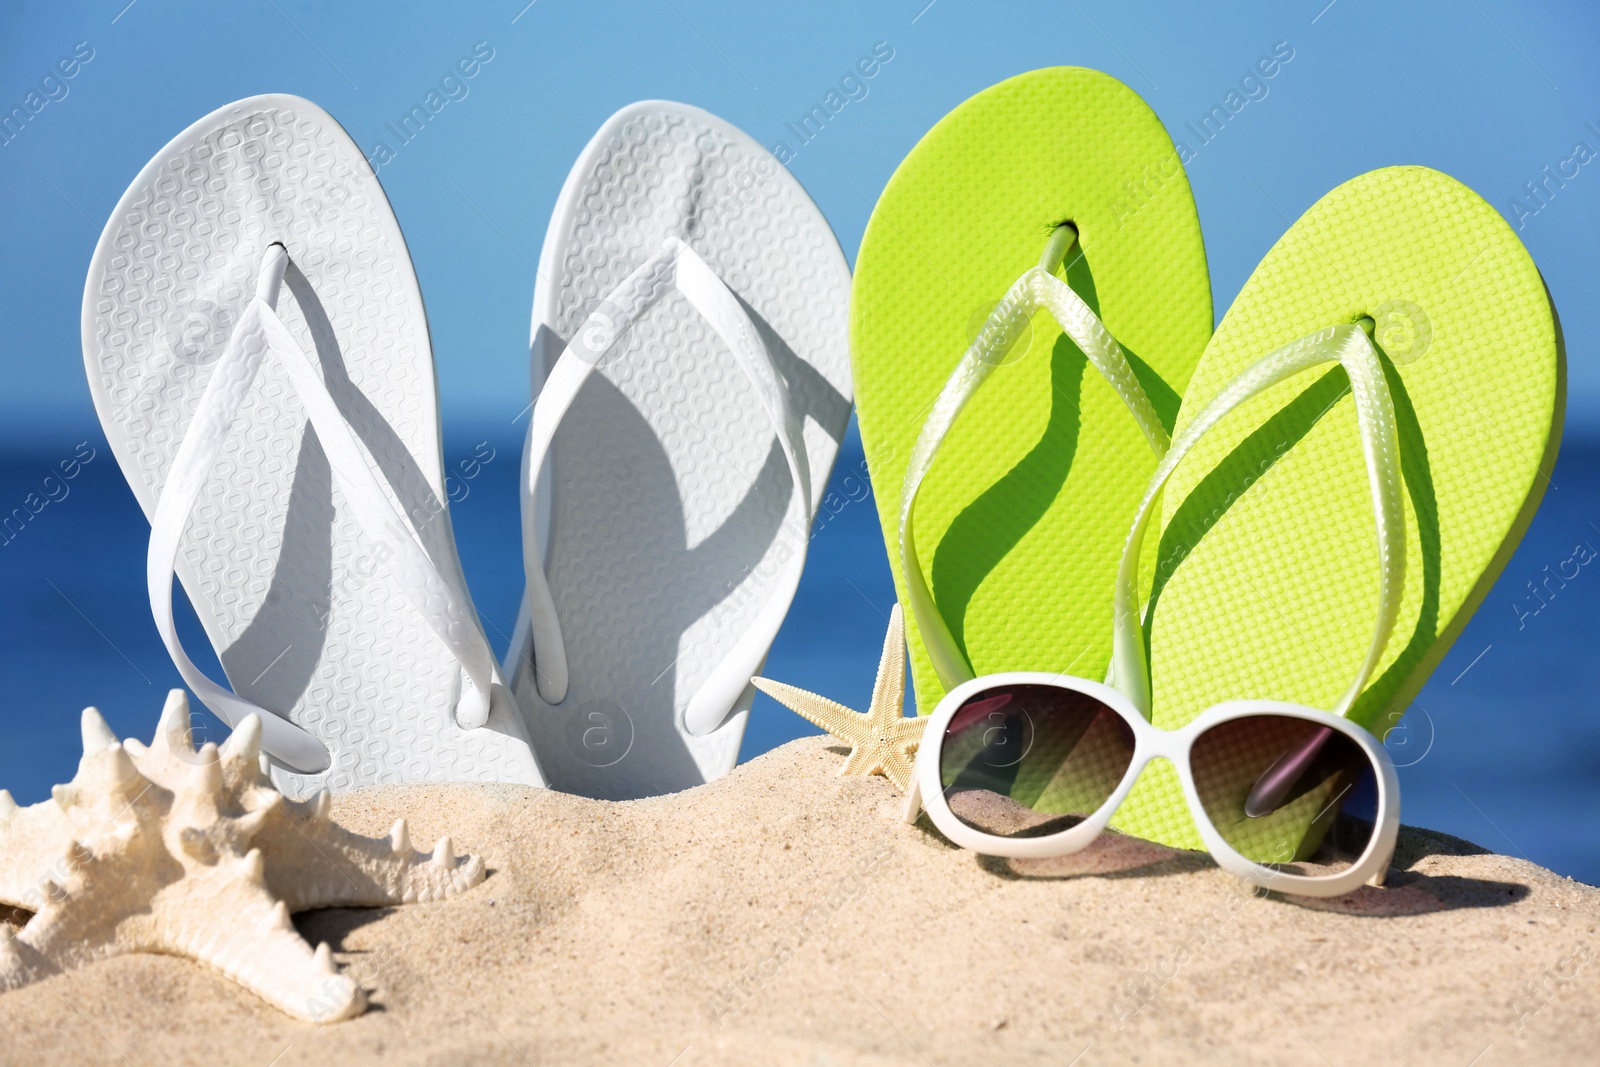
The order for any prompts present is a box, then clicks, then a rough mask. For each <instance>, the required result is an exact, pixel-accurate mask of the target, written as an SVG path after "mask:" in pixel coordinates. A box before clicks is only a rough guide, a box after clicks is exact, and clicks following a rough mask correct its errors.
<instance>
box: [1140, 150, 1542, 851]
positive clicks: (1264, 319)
mask: <svg viewBox="0 0 1600 1067" xmlns="http://www.w3.org/2000/svg"><path fill="white" fill-rule="evenodd" d="M1363 320H1370V321H1368V322H1366V323H1365V325H1366V326H1367V327H1368V328H1370V329H1371V330H1372V333H1373V339H1374V341H1375V343H1376V345H1377V347H1378V349H1379V351H1380V353H1381V354H1382V357H1383V369H1384V374H1385V377H1386V379H1387V381H1388V386H1389V391H1390V393H1391V395H1392V397H1393V403H1394V411H1395V416H1396V428H1397V435H1398V440H1399V451H1400V467H1401V472H1402V474H1403V477H1404V490H1405V491H1404V511H1405V552H1406V558H1405V560H1404V567H1403V570H1404V574H1405V583H1404V591H1403V595H1402V597H1401V598H1400V606H1399V614H1398V622H1397V624H1396V626H1395V629H1394V631H1393V636H1392V637H1391V638H1390V640H1389V641H1388V644H1387V646H1386V650H1385V651H1384V653H1383V655H1382V657H1381V658H1380V659H1379V660H1378V662H1377V666H1376V670H1375V671H1373V672H1372V673H1371V675H1370V679H1369V680H1368V681H1367V682H1366V683H1365V685H1364V687H1363V688H1361V689H1360V691H1359V695H1358V696H1355V697H1354V700H1353V702H1351V703H1350V704H1349V708H1348V711H1347V712H1346V714H1347V715H1348V717H1349V718H1350V719H1352V720H1353V721H1355V722H1358V723H1360V724H1361V725H1363V726H1365V727H1367V728H1368V729H1370V730H1372V731H1373V732H1374V733H1375V734H1377V735H1378V736H1380V737H1381V736H1382V735H1383V734H1384V733H1385V732H1386V731H1387V730H1388V729H1389V728H1391V727H1392V726H1393V725H1394V724H1395V722H1397V721H1398V720H1399V717H1400V716H1401V715H1402V714H1403V713H1404V711H1405V709H1406V707H1407V705H1408V704H1409V703H1410V702H1411V700H1412V698H1414V697H1415V696H1416V694H1417V691H1418V690H1419V689H1420V688H1421V687H1422V684H1423V682H1424V681H1426V680H1427V677H1428V675H1429V674H1430V673H1431V672H1432V670H1433V669H1434V668H1435V667H1436V666H1437V665H1438V663H1439V661H1440V659H1441V658H1443V656H1444V654H1445V652H1446V650H1448V648H1449V647H1450V644H1451V643H1452V641H1454V639H1455V637H1456V636H1457V635H1458V634H1459V633H1460V631H1461V628H1462V627H1463V626H1464V625H1465V623H1466V621H1467V619H1468V618H1469V617H1470V616H1471V614H1472V612H1473V610H1474V609H1475V608H1476V607H1477V606H1478V604H1479V603H1480V602H1481V601H1482V599H1483V597H1484V595H1485V594H1486V593H1487V592H1488V590H1489V587H1490V586H1491V585H1492V584H1493V582H1494V579H1495V577H1496V576H1497V575H1498V574H1499V573H1500V571H1501V569H1502V568H1503V567H1504V565H1505V563H1506V561H1507V560H1508V559H1509V558H1510V556H1511V552H1512V550H1513V549H1514V548H1515V547H1516V544H1517V542H1518V541H1519V540H1520V539H1521V537H1522V534H1523V532H1524V530H1525V529H1526V528H1527V525H1528V522H1529V521H1530V519H1531V518H1532V516H1533V512H1534V510H1535V508H1536V507H1537V505H1538V502H1539V499H1540V497H1541V496H1542V495H1543V491H1544V488H1545V486H1546V484H1547V483H1548V480H1549V473H1550V470H1551V468H1552V466H1553V465H1554V463H1555V456H1556V449H1557V446H1558V443H1559V441H1560V437H1561V421H1562V412H1563V408H1564V405H1565V382H1566V374H1565V355H1564V353H1563V350H1562V347H1561V335H1560V329H1559V325H1558V323H1557V321H1556V317H1555V311H1554V309H1553V308H1552V306H1551V304H1550V299H1549V295H1548V293H1547V291H1546V289H1545V286H1544V283H1543V280H1542V279H1541V277H1540V275H1539V271H1538V269H1537V268H1536V267H1535V266H1534V264H1533V261H1532V259H1530V258H1529V256H1528V253H1527V250H1526V249H1524V248H1523V246H1522V243H1521V242H1520V241H1519V240H1518V239H1517V237H1516V235H1515V234H1514V233H1513V232H1512V230H1511V228H1510V227H1509V226H1508V225H1507V224H1506V223H1505V221H1504V220H1503V219H1502V218H1501V217H1500V216H1499V215H1498V214H1497V213H1496V212H1495V211H1494V210H1493V209H1492V208H1491V207H1490V206H1489V205H1488V204H1486V203H1485V202H1484V201H1483V199H1482V198H1480V197H1479V196H1478V195H1477V194H1476V193H1474V192H1472V190H1470V189H1468V188H1467V187H1466V186H1464V185H1462V184H1461V183H1459V182H1457V181H1455V180H1454V179H1453V178H1450V177H1448V176H1446V175H1444V174H1441V173H1439V172H1437V171H1434V170H1429V169H1427V168H1425V167H1390V168H1386V169H1383V170H1377V171H1373V172H1371V173H1368V174H1364V175H1362V176H1360V177H1358V178H1354V179H1352V180H1351V181H1348V182H1346V183H1345V184H1343V185H1341V186H1339V187H1338V188H1337V189H1335V190H1333V191H1332V192H1330V193H1329V194H1328V195H1327V196H1325V197H1323V198H1322V199H1321V200H1320V201H1318V202H1317V203H1316V204H1315V205H1313V206H1312V207H1311V208H1310V209H1309V210H1308V211H1307V212H1306V213H1305V214H1304V215H1303V216H1301V218H1300V220H1299V221H1298V222H1296V223H1295V224H1294V225H1293V226H1292V227H1290V229H1289V231H1288V232H1287V233H1286V234H1285V235H1284V236H1283V238H1282V239H1281V240H1279V242H1278V243H1277V244H1276V245H1275V246H1274V247H1273V248H1272V250H1271V251H1270V252H1268V253H1267V256H1266V258H1265V259H1263V260H1262V261H1261V264H1260V265H1259V266H1258V267H1257V268H1256V270H1255V273H1254V274H1252V275H1251V277H1250V280H1249V281H1248V282H1246V283H1245V286H1244V289H1243V290H1242V291H1241V292H1240V294H1239V297H1238V299H1237V300H1235V301H1234V304H1233V307H1232V308H1230V309H1229V311H1228V314H1227V316H1226V317H1225V318H1224V319H1223V321H1222V323H1221V325H1220V326H1219V327H1218V328H1217V331H1216V335H1215V336H1214V337H1213V338H1212V339H1211V342H1210V343H1209V344H1208V345H1207V346H1206V349H1205V355H1204V356H1203V357H1202V359H1201V360H1200V364H1199V366H1198V367H1197V368H1196V369H1195V372H1194V375H1193V377H1192V378H1191V380H1190V382H1189V386H1188V389H1187V391H1186V392H1185V395H1184V399H1183V406H1182V410H1181V411H1180V413H1179V417H1178V421H1177V426H1176V430H1177V432H1178V433H1179V434H1181V433H1182V432H1183V431H1184V429H1185V427H1186V426H1187V424H1188V423H1189V422H1191V421H1193V420H1194V419H1195V418H1196V417H1197V415H1198V413H1199V412H1200V411H1201V410H1202V409H1203V408H1204V407H1205V406H1206V405H1207V404H1208V403H1209V402H1210V401H1211V399H1212V398H1213V397H1215V396H1216V395H1217V394H1218V393H1219V392H1220V391H1221V390H1222V389H1223V387H1224V385H1225V383H1227V382H1229V381H1230V380H1232V379H1233V378H1234V376H1235V375H1237V374H1239V373H1240V372H1241V371H1242V370H1244V369H1245V368H1246V367H1248V366H1250V365H1251V364H1252V363H1253V362H1254V361H1255V360H1257V359H1258V358H1260V357H1261V356H1263V355H1264V354H1266V353H1268V352H1271V351H1273V350H1274V349H1277V348H1279V347H1280V346H1282V345H1284V344H1286V343H1288V342H1290V341H1292V340H1294V339H1296V338H1299V337H1301V336H1303V335H1306V334H1309V333H1312V332H1313V331H1317V330H1320V329H1324V328H1326V327H1330V326H1338V325H1340V324H1349V323H1358V322H1363ZM1353 409H1354V402H1353V400H1352V397H1351V393H1350V383H1349V379H1348V377H1347V375H1346V374H1345V372H1344V370H1342V369H1341V368H1338V367H1335V368H1333V369H1331V370H1326V371H1324V372H1320V373H1317V374H1311V375H1300V376H1298V377H1296V378H1293V379H1291V380H1288V381H1284V382H1282V383H1280V384H1278V385H1276V386H1274V387H1272V388H1271V389H1269V390H1267V391H1266V392H1264V393H1262V394H1261V395H1259V396H1257V397H1255V398H1254V399H1252V400H1250V401H1249V402H1247V403H1246V404H1244V405H1242V406H1241V407H1240V408H1239V409H1238V410H1237V411H1235V412H1233V413H1232V414H1230V415H1228V416H1227V417H1226V418H1225V419H1224V420H1223V421H1222V422H1220V423H1219V424H1218V425H1217V426H1216V427H1215V428H1214V429H1212V430H1211V431H1210V432H1209V433H1208V434H1207V435H1206V437H1205V438H1204V440H1202V441H1200V442H1199V443H1198V444H1197V445H1196V447H1195V448H1194V449H1193V451H1192V452H1190V453H1189V455H1188V456H1187V458H1186V459H1185V460H1184V461H1183V463H1182V464H1180V465H1179V466H1178V467H1177V469H1176V471H1175V473H1174V474H1173V477H1172V479H1171V481H1169V482H1168V483H1167V486H1166V489H1165V493H1164V496H1163V498H1162V501H1161V516H1162V527H1161V529H1162V534H1161V539H1160V548H1159V551H1158V552H1157V553H1153V554H1150V555H1151V556H1153V558H1151V559H1150V560H1149V561H1148V562H1149V563H1150V566H1149V567H1148V568H1147V571H1146V575H1145V577H1146V579H1147V580H1148V581H1149V583H1150V590H1151V591H1150V596H1149V599H1148V601H1147V606H1146V614H1145V625H1146V628H1147V634H1148V640H1149V660H1148V661H1149V664H1150V672H1151V673H1150V676H1149V681H1150V687H1151V689H1150V693H1151V705H1150V706H1151V717H1152V721H1153V722H1154V723H1155V725H1157V726H1159V727H1162V728H1164V729H1175V728H1177V727H1179V726H1181V725H1183V724H1184V723H1186V722H1188V721H1189V720H1190V719H1192V718H1193V717H1194V716H1195V715H1197V714H1198V713H1199V712H1201V711H1202V710H1204V709H1205V708H1206V707H1209V706H1210V705H1212V704H1216V703H1218V702H1221V701H1224V700H1230V699H1238V698H1251V699H1270V700H1285V701H1291V702H1294V703H1299V704H1308V705H1311V706H1314V707H1321V708H1332V707H1335V706H1336V705H1337V704H1339V702H1340V701H1341V695H1342V694H1343V693H1344V691H1345V689H1346V687H1347V686H1349V685H1350V679H1351V676H1352V675H1354V674H1356V673H1357V668H1358V666H1359V665H1360V664H1361V663H1362V661H1363V657H1364V656H1365V655H1366V654H1367V652H1368V647H1369V643H1370V641H1371V637H1372V620H1373V617H1374V611H1375V606H1376V605H1377V604H1378V597H1379V586H1380V577H1381V575H1382V574H1383V568H1382V566H1381V565H1380V560H1379V552H1378V550H1377V548H1376V547H1375V545H1374V542H1373V538H1372V530H1373V506H1372V503H1371V499H1370V494H1369V484H1368V481H1369V478H1368V472H1367V467H1366V464H1365V463H1364V460H1363V454H1362V443H1361V437H1360V435H1359V434H1358V433H1357V432H1356V419H1355V415H1354V410H1353ZM1113 825H1114V826H1116V827H1118V828H1119V829H1121V830H1124V831H1126V832H1129V833H1132V834H1136V835H1138V836H1139V837H1143V838H1146V839H1149V840H1153V841H1158V842H1161V843H1163V844H1168V845H1173V846H1177V847H1185V848H1199V847H1202V846H1201V841H1200V837H1199V834H1198V832H1197V831H1196V829H1195V828H1194V825H1193V822H1192V820H1191V819H1190V817H1189V815H1188V812H1187V809H1186V807H1185V805H1184V802H1183V797H1182V793H1181V789H1180V786H1179V782H1178V777H1177V775H1176V773H1175V772H1174V769H1173V768H1172V767H1171V765H1170V764H1165V763H1158V764H1155V765H1152V766H1151V767H1149V768H1148V769H1147V770H1146V772H1145V774H1144V775H1143V777H1142V778H1141V780H1140V782H1139V783H1138V785H1137V786H1136V787H1135V788H1134V791H1133V792H1132V793H1131V794H1130V795H1129V797H1128V799H1127V801H1126V802H1125V803H1124V805H1123V806H1122V808H1121V810H1120V811H1119V812H1118V815H1117V817H1116V818H1115V819H1114V820H1113Z"/></svg>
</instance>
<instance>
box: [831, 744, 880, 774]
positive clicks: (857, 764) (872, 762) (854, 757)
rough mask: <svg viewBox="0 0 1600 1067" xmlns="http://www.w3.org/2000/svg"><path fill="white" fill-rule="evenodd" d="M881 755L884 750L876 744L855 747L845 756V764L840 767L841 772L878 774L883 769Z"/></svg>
mask: <svg viewBox="0 0 1600 1067" xmlns="http://www.w3.org/2000/svg"><path fill="white" fill-rule="evenodd" d="M881 755H882V752H881V751H880V750H879V749H878V748H877V747H876V746H874V745H861V746H859V747H857V748H853V749H851V750H850V755H849V756H847V757H845V761H844V766H843V767H841V768H839V774H840V775H841V776H843V775H847V774H858V775H865V774H877V773H878V772H879V771H880V770H881V769H882V761H881V759H880V757H881Z"/></svg>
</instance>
